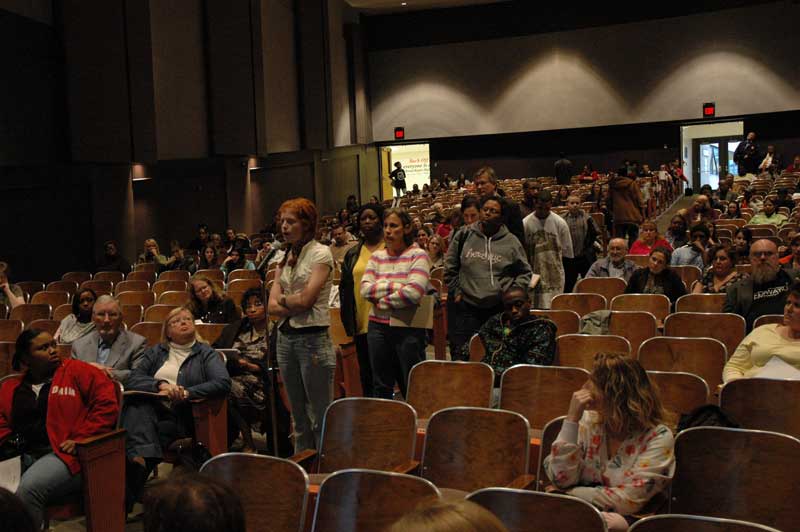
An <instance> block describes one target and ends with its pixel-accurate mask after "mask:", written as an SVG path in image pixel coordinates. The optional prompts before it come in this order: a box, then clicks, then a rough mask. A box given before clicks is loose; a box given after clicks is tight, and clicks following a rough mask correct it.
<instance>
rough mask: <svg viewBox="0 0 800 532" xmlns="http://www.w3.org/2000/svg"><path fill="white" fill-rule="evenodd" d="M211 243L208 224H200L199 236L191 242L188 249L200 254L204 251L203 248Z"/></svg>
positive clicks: (198, 227) (198, 228)
mask: <svg viewBox="0 0 800 532" xmlns="http://www.w3.org/2000/svg"><path fill="white" fill-rule="evenodd" d="M209 243H210V242H209V236H208V226H207V225H206V224H200V225H198V226H197V236H196V237H195V238H194V239H193V240H192V241H191V242H189V245H188V246H186V247H187V248H188V249H193V250H195V251H198V252H199V251H203V248H205V247H206V246H207V245H208V244H209Z"/></svg>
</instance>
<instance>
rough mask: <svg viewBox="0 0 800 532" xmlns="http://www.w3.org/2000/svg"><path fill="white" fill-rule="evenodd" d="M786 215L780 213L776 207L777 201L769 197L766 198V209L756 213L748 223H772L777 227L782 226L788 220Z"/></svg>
mask: <svg viewBox="0 0 800 532" xmlns="http://www.w3.org/2000/svg"><path fill="white" fill-rule="evenodd" d="M787 221H788V220H787V218H786V216H784V215H782V214H781V213H779V212H778V211H777V209H776V207H775V202H774V201H773V200H771V199H769V198H767V199H765V200H764V210H762V211H761V212H760V213H758V214H756V215H755V216H753V217H752V218H750V221H749V222H747V224H748V225H755V224H772V225H774V226H776V227H780V226H782V225H783V224H785V223H786V222H787Z"/></svg>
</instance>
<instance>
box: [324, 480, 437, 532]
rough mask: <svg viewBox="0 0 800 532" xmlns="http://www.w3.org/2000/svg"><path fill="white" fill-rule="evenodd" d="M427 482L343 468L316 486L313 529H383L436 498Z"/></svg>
mask: <svg viewBox="0 0 800 532" xmlns="http://www.w3.org/2000/svg"><path fill="white" fill-rule="evenodd" d="M439 498H440V494H439V490H438V489H436V486H434V485H433V484H431V483H430V482H429V481H427V480H425V479H423V478H419V477H414V476H411V475H403V474H400V473H389V472H384V471H369V470H364V469H345V470H342V471H337V472H336V473H333V474H332V475H330V476H328V477H327V478H325V480H323V481H322V484H321V485H320V487H319V495H318V496H317V506H316V510H315V512H314V528H313V532H329V531H330V532H333V531H336V532H385V531H386V530H388V528H389V527H390V526H391V525H392V524H393V523H394V522H396V521H398V520H399V519H400V518H401V517H403V516H404V515H405V514H407V513H409V512H412V511H413V510H415V509H416V508H417V507H419V506H420V505H423V504H429V503H432V502H434V501H437V500H439Z"/></svg>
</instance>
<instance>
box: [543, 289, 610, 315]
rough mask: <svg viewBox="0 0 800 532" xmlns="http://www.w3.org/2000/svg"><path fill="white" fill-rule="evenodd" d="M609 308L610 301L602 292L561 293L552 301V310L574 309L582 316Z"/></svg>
mask: <svg viewBox="0 0 800 532" xmlns="http://www.w3.org/2000/svg"><path fill="white" fill-rule="evenodd" d="M607 308H608V302H607V300H606V298H605V297H603V296H601V295H600V294H583V293H574V294H559V295H557V296H555V297H554V298H553V299H552V301H551V302H550V309H551V310H573V311H575V312H577V313H578V315H579V316H580V317H583V316H585V315H586V314H589V313H590V312H594V311H595V310H605V309H607Z"/></svg>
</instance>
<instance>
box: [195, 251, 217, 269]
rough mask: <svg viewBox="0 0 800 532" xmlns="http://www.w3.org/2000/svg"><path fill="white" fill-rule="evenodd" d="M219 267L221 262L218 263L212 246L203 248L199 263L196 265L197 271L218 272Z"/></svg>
mask: <svg viewBox="0 0 800 532" xmlns="http://www.w3.org/2000/svg"><path fill="white" fill-rule="evenodd" d="M220 266H222V262H221V261H220V257H219V254H218V252H217V248H215V247H214V246H213V245H208V246H206V247H204V248H203V251H202V253H201V254H200V263H199V264H198V267H197V269H198V270H219V268H220Z"/></svg>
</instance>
